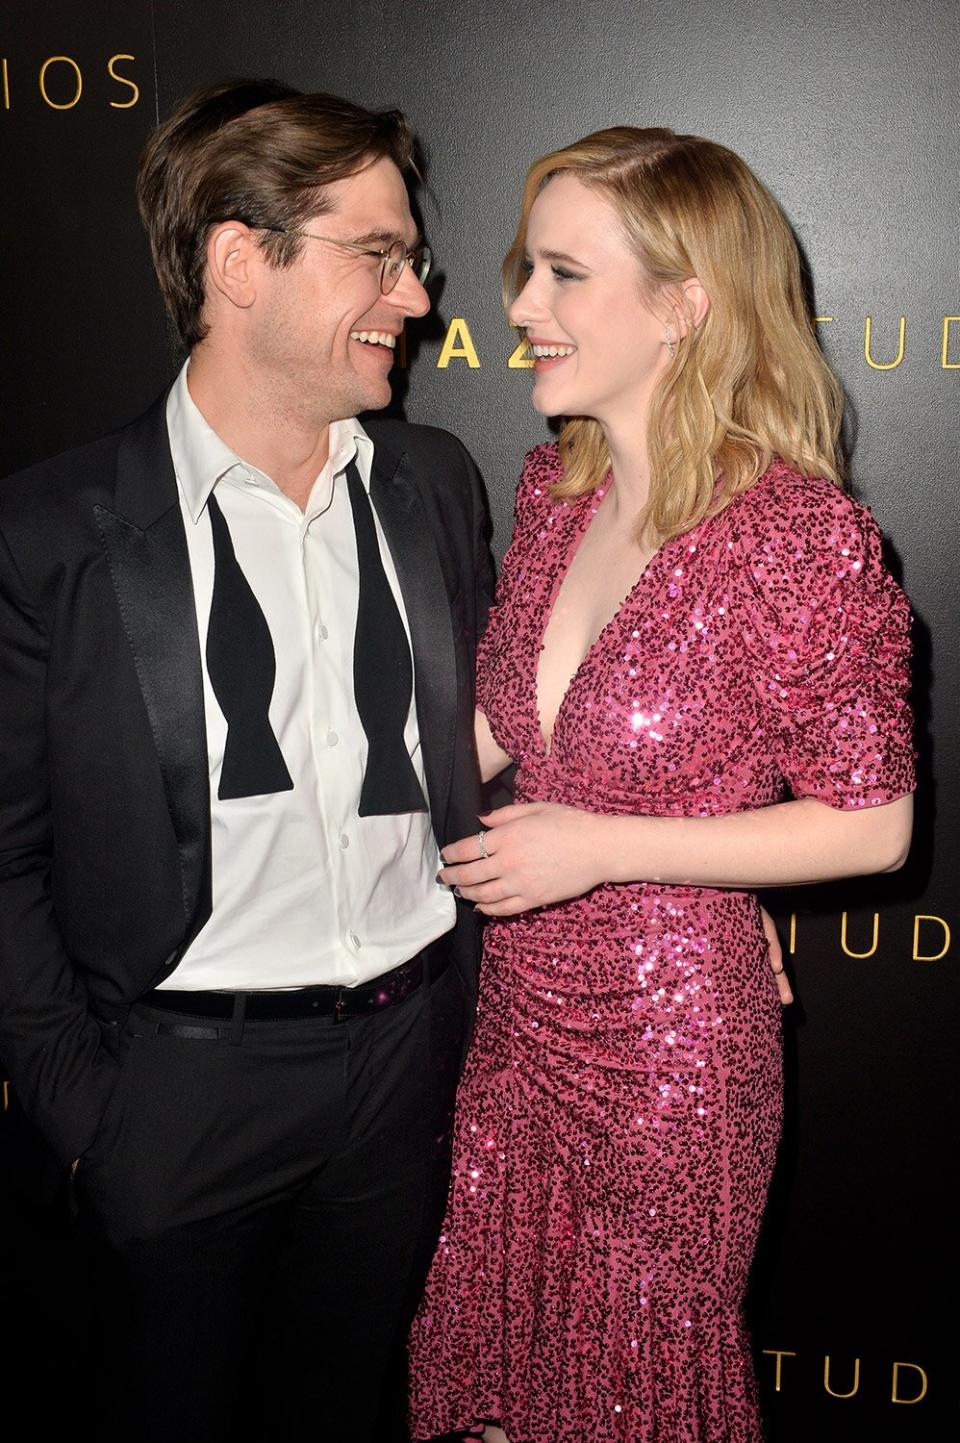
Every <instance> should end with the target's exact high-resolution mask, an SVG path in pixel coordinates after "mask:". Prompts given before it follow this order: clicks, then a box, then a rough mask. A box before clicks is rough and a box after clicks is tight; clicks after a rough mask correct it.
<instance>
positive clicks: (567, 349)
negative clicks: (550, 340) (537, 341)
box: [530, 346, 577, 361]
mask: <svg viewBox="0 0 960 1443" xmlns="http://www.w3.org/2000/svg"><path fill="white" fill-rule="evenodd" d="M530 349H531V351H532V352H533V354H534V356H535V357H536V359H537V360H538V361H543V360H545V359H546V358H547V357H548V356H572V355H573V353H574V351H575V350H576V349H577V348H576V346H531V347H530Z"/></svg>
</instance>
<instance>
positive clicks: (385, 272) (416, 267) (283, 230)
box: [253, 225, 433, 296]
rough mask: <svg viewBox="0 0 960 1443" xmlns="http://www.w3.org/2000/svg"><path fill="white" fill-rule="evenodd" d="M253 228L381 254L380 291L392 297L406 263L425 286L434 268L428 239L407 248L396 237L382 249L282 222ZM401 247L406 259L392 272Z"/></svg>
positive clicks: (369, 253)
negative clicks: (391, 269) (425, 241)
mask: <svg viewBox="0 0 960 1443" xmlns="http://www.w3.org/2000/svg"><path fill="white" fill-rule="evenodd" d="M253 229H254V230H268V231H272V232H273V233H274V234H275V235H291V236H302V237H303V238H304V240H316V241H323V243H324V244H325V245H331V246H339V248H340V249H341V250H347V251H353V252H354V254H355V255H365V256H379V257H380V294H381V295H382V296H388V295H389V294H390V292H391V291H393V290H396V288H397V286H398V284H399V282H400V277H401V276H402V275H403V268H404V266H409V267H410V269H411V270H412V271H413V273H414V275H415V276H416V278H417V280H418V281H419V282H420V284H421V285H423V284H424V282H425V281H426V279H427V276H428V275H429V274H430V267H431V265H432V264H433V254H432V252H431V250H430V247H429V246H428V245H427V244H426V243H424V242H421V244H420V245H417V246H414V248H413V250H407V247H406V246H405V245H404V243H403V241H402V240H395V241H394V242H393V243H392V245H390V246H388V247H387V249H386V250H380V249H378V248H377V247H376V246H371V245H366V244H365V243H364V242H363V241H348V240H340V239H339V238H338V237H337V236H331V235H317V234H316V232H314V231H310V230H294V229H291V228H290V227H288V226H282V225H258V226H254V227H253ZM401 250H402V251H403V259H402V262H401V263H400V264H399V266H398V267H397V269H396V271H393V272H391V271H390V270H389V269H388V263H389V261H390V257H391V256H392V255H396V256H397V257H398V258H399V254H400V251H401ZM418 255H419V257H420V260H419V264H415V262H416V259H417V256H418ZM391 274H392V275H393V279H392V280H391V281H390V283H389V284H386V282H387V279H388V277H389V276H390V275H391Z"/></svg>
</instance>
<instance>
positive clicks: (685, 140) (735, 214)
mask: <svg viewBox="0 0 960 1443" xmlns="http://www.w3.org/2000/svg"><path fill="white" fill-rule="evenodd" d="M560 173H565V174H570V175H574V176H576V177H577V179H578V180H580V181H582V183H583V184H584V185H587V186H589V187H591V188H592V189H595V190H597V191H598V192H599V193H600V194H601V195H602V196H604V198H605V199H606V200H607V201H609V202H610V203H611V204H612V205H613V207H614V209H615V210H616V212H617V214H618V215H619V217H620V222H621V224H622V226H623V229H624V233H625V235H626V238H627V241H628V243H629V244H630V245H631V247H632V248H633V250H634V251H635V252H636V255H637V258H638V260H639V262H640V265H641V267H642V270H643V273H644V276H645V278H646V288H647V289H648V290H649V293H650V295H651V297H652V298H656V297H657V295H658V293H662V294H664V295H665V296H666V297H667V298H668V299H671V304H674V305H679V301H678V299H677V298H678V297H679V296H680V295H681V292H680V287H681V285H682V283H683V282H684V281H685V280H688V279H689V278H690V277H691V276H696V277H698V278H699V280H700V281H701V282H702V284H703V286H704V289H705V290H706V292H707V295H708V296H709V298H710V308H709V311H708V313H707V315H706V317H705V319H704V320H703V322H702V324H701V325H699V326H697V327H694V326H693V325H692V324H691V323H690V317H689V316H686V317H684V324H682V325H675V326H674V327H673V332H674V337H675V344H676V354H675V357H674V358H673V360H672V362H671V364H670V366H669V367H668V369H667V371H666V373H665V374H664V376H663V378H662V379H661V381H660V383H659V384H658V386H657V389H656V391H655V393H654V395H653V399H652V403H651V414H650V418H649V429H648V436H649V447H650V466H651V477H650V500H649V503H648V506H647V509H646V512H645V515H644V518H643V525H644V529H645V530H647V531H648V532H649V533H650V534H651V535H653V536H654V537H655V538H656V539H658V540H661V541H662V540H667V539H669V538H671V537H673V536H678V535H680V534H681V533H682V532H684V531H688V530H689V529H690V528H691V527H692V526H695V525H696V524H697V522H698V521H700V520H702V519H703V517H704V516H706V515H708V514H712V513H715V512H717V511H720V510H722V508H723V507H724V506H725V505H726V504H727V503H728V502H729V501H731V500H732V499H733V497H734V496H736V495H737V494H738V493H739V492H741V491H745V490H746V488H747V487H748V486H751V485H752V484H753V482H754V481H756V480H757V478H758V477H759V476H761V475H762V474H763V472H764V471H765V470H766V468H767V467H768V466H769V464H770V461H771V458H772V457H773V456H775V455H777V456H782V457H783V459H784V460H785V461H787V462H789V463H790V464H791V465H793V466H795V467H796V468H797V469H798V470H800V471H802V472H804V473H805V474H808V475H813V474H817V475H821V476H827V477H829V478H830V480H832V481H835V482H837V484H841V482H842V476H841V463H840V458H839V452H838V439H839V435H840V426H841V421H842V416H843V392H842V390H841V388H840V385H839V382H838V381H837V379H836V377H835V376H834V375H833V373H832V372H831V370H830V369H829V367H828V366H827V363H826V361H825V360H824V358H823V356H822V355H821V353H820V350H819V348H818V345H817V340H816V333H815V329H814V322H813V318H812V317H811V315H810V312H809V309H808V306H807V303H806V299H805V295H804V288H803V280H802V276H801V270H800V256H799V252H798V250H797V244H796V241H795V240H794V237H793V233H792V231H791V230H790V227H789V225H788V224H787V221H786V219H785V217H784V215H783V213H782V211H781V210H780V208H779V206H778V205H777V203H776V201H775V200H774V199H773V197H772V196H771V195H770V193H769V191H767V190H766V189H765V188H764V187H763V186H762V185H761V184H760V182H759V181H758V180H757V178H756V176H754V175H753V174H752V172H751V171H750V170H749V169H748V167H747V166H746V165H745V164H744V162H743V161H742V160H741V159H740V157H739V156H738V155H735V154H734V153H733V151H731V150H727V149H726V147H725V146H722V145H717V144H715V143H714V142H713V141H710V140H703V139H701V138H700V137H699V136H696V135H677V134H675V132H674V131H672V130H639V129H636V128H635V127H633V126H626V125H623V126H614V127H613V128H611V129H609V130H598V131H596V132H595V133H594V134H592V135H588V136H586V137H585V138H584V139H583V140H578V141H576V142H575V143H574V144H573V145H568V146H565V147H564V148H563V149H562V150H557V151H554V152H553V153H552V154H550V155H545V156H544V157H543V158H542V159H541V160H538V161H536V162H535V163H534V164H533V165H532V166H531V167H530V170H529V172H528V174H527V180H526V185H525V187H524V193H523V207H522V210H521V213H520V224H519V226H518V229H517V234H516V237H515V239H514V242H513V245H512V246H511V247H510V250H509V252H508V254H507V257H506V259H505V261H504V263H503V280H504V294H505V297H506V299H507V301H508V303H509V302H510V301H511V300H512V299H513V298H514V297H515V296H516V295H517V294H518V293H519V291H520V290H521V289H522V286H523V284H524V281H525V279H526V275H525V272H524V261H525V247H526V236H527V225H528V223H529V219H530V211H531V209H532V207H533V203H534V201H535V200H536V198H537V196H538V195H539V194H540V191H541V190H542V189H543V187H544V186H545V185H546V184H547V183H548V182H549V180H550V179H551V177H552V176H554V175H557V174H560ZM560 457H561V460H562V463H563V479H562V480H561V481H559V482H557V483H556V485H555V487H554V488H553V489H554V492H555V494H556V495H559V496H579V495H582V494H583V493H584V492H587V491H592V490H593V489H594V488H595V487H597V486H599V485H600V484H601V482H602V481H603V479H604V477H605V476H606V474H607V471H608V470H609V466H610V457H609V454H608V451H607V445H606V440H605V438H604V434H603V431H602V430H601V427H600V425H599V423H598V422H597V421H594V420H592V419H590V418H589V417H585V416H574V417H569V418H567V419H566V420H565V422H564V425H563V429H562V430H561V433H560ZM718 483H719V484H718Z"/></svg>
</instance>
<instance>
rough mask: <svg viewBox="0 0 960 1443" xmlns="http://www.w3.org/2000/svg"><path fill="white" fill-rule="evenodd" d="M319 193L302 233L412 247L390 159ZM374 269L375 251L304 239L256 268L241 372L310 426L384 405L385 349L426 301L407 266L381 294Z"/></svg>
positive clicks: (412, 232)
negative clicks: (281, 263)
mask: <svg viewBox="0 0 960 1443" xmlns="http://www.w3.org/2000/svg"><path fill="white" fill-rule="evenodd" d="M324 195H325V199H326V200H328V201H329V202H330V203H331V207H332V208H331V209H330V210H329V211H326V212H325V213H324V214H323V215H319V216H315V217H314V218H312V219H311V220H308V221H307V222H306V223H305V224H304V226H303V229H304V231H312V232H314V233H315V234H316V235H318V236H324V237H329V238H331V239H333V240H343V241H350V242H352V243H356V244H359V245H360V246H361V247H363V246H368V247H369V249H370V251H381V250H386V249H387V247H388V246H389V245H390V244H391V242H393V241H397V240H400V241H403V243H404V244H405V245H406V246H407V247H408V248H411V249H412V247H413V246H414V245H415V243H416V241H417V239H418V237H417V228H416V225H415V224H414V220H413V216H412V215H411V213H410V203H409V200H408V198H407V190H406V186H405V185H404V182H403V177H402V175H401V174H400V171H399V170H398V168H397V167H396V165H394V163H393V161H392V160H387V159H381V160H377V161H375V162H374V163H373V164H372V165H369V166H367V168H366V169H365V170H362V171H360V172H358V173H357V174H356V175H351V176H348V177H346V179H344V180H338V181H334V182H333V183H332V184H330V185H328V186H327V187H326V190H325V192H324ZM380 270H381V261H380V258H379V256H377V255H373V254H364V253H362V251H360V250H357V251H354V250H348V249H341V248H340V247H339V246H336V245H331V244H329V241H328V240H316V239H310V238H309V237H308V238H306V239H305V240H304V241H303V251H302V253H301V254H300V255H299V256H298V257H297V259H296V260H295V261H294V262H293V264H292V265H290V266H287V267H286V268H284V269H280V270H275V269H273V268H271V267H268V266H266V265H264V267H263V270H262V276H261V283H260V285H259V286H258V290H257V299H256V302H255V304H254V306H253V307H252V308H251V311H250V327H249V331H248V343H249V360H250V362H251V363H252V364H251V379H252V380H253V382H254V384H256V385H258V386H261V387H263V388H264V390H265V391H266V392H267V399H269V398H271V397H272V398H273V400H274V403H275V404H277V405H279V406H281V407H282V408H283V409H284V410H285V411H288V412H289V411H290V410H291V408H292V409H294V410H295V411H296V412H297V413H298V414H299V415H300V416H301V417H302V418H303V419H304V420H306V419H309V420H311V421H313V422H315V423H318V424H326V423H327V422H329V421H335V420H342V419H344V418H345V417H347V416H355V415H356V414H357V412H358V411H367V410H378V409H379V408H380V407H382V406H386V405H387V403H388V402H389V400H390V369H391V367H392V365H393V361H394V355H395V351H394V347H395V345H396V344H397V342H398V339H399V336H400V333H401V332H402V330H403V326H404V323H405V321H406V319H407V317H408V316H422V315H424V314H425V313H426V312H427V311H428V310H429V308H430V301H429V298H428V296H427V293H426V291H425V290H424V288H423V286H422V285H421V284H420V282H419V281H418V280H417V277H416V276H415V274H414V273H413V270H412V269H411V268H410V267H409V266H405V267H404V270H403V273H402V275H401V277H400V279H399V281H398V282H397V284H396V286H395V288H394V289H393V290H392V291H391V292H390V293H389V295H382V294H381V291H380ZM361 335H365V336H366V338H367V339H366V340H362V339H360V337H361Z"/></svg>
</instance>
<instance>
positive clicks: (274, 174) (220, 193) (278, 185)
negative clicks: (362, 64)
mask: <svg viewBox="0 0 960 1443" xmlns="http://www.w3.org/2000/svg"><path fill="white" fill-rule="evenodd" d="M383 157H387V158H388V159H390V160H392V161H393V162H394V163H395V164H396V165H397V166H398V168H399V169H400V170H401V171H403V172H408V171H411V170H413V171H415V169H416V167H415V165H414V158H413V157H414V143H413V134H412V131H411V129H410V125H409V122H408V121H407V119H406V117H405V116H404V115H403V114H402V112H401V111H399V110H381V111H372V110H364V109H363V108H362V107H361V106H359V105H353V104H351V102H350V101H349V100H341V99H340V98H339V97H338V96H336V95H320V94H317V95H305V94H303V93H302V92H301V91H299V90H293V89H291V88H290V87H289V86H287V85H281V84H280V83H279V82H278V81H275V80H237V81H229V82H227V83H226V84H220V85H215V86H211V87H209V88H207V89H204V90H199V91H197V92H195V93H194V94H193V95H191V96H189V97H188V98H187V99H186V100H185V101H184V102H183V104H182V105H180V106H179V107H178V109H177V110H176V111H175V112H174V114H173V115H171V116H170V118H169V120H166V121H164V123H163V124H162V125H161V126H159V127H158V128H157V129H156V130H155V131H154V132H153V134H152V135H151V137H150V139H149V141H148V142H147V145H146V149H145V150H144V152H143V155H142V157H141V160H140V169H139V172H138V174H137V204H138V206H139V208H140V217H141V219H142V221H143V224H144V226H145V228H146V231H147V235H148V237H149V239H150V249H151V252H152V254H153V264H154V268H155V270H156V272H157V278H158V280H159V282H160V290H161V292H162V293H163V299H164V302H165V304H166V307H167V310H168V312H169V314H170V319H171V320H172V322H173V325H174V327H175V329H176V332H177V335H178V337H179V339H180V342H181V344H182V345H183V346H184V348H185V349H186V350H188V351H189V350H192V348H193V347H194V346H195V345H197V344H198V343H199V342H200V341H202V340H203V338H204V336H205V335H206V333H207V328H206V326H205V324H204V321H203V303H204V273H205V270H206V244H207V237H208V236H209V233H210V230H211V228H212V227H213V226H216V225H219V224H220V223H221V222H222V221H226V220H240V221H243V222H244V223H245V224H246V225H248V226H250V227H252V228H257V227H259V226H275V227H281V228H282V229H283V230H285V231H289V232H290V234H286V235H280V234H277V233H276V231H271V230H263V231H261V232H260V234H259V237H258V241H259V244H260V247H261V249H262V250H263V251H264V253H265V254H266V256H267V258H268V260H269V261H270V263H271V265H274V266H277V267H280V266H287V265H289V264H290V263H291V262H292V261H293V260H295V259H296V257H297V256H298V255H299V254H300V251H301V249H302V246H303V240H302V237H301V236H299V235H297V234H296V232H297V230H298V228H299V227H300V226H302V225H303V223H304V221H306V220H307V219H308V218H309V217H311V216H315V215H320V214H323V213H324V212H325V211H326V210H328V209H329V205H327V204H325V203H324V196H323V188H324V186H326V185H329V184H330V182H331V181H335V180H342V179H343V178H344V177H345V176H348V175H354V174H356V172H357V171H358V170H362V169H363V168H364V166H366V165H368V164H369V163H370V162H371V161H376V160H379V159H381V158H383Z"/></svg>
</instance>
